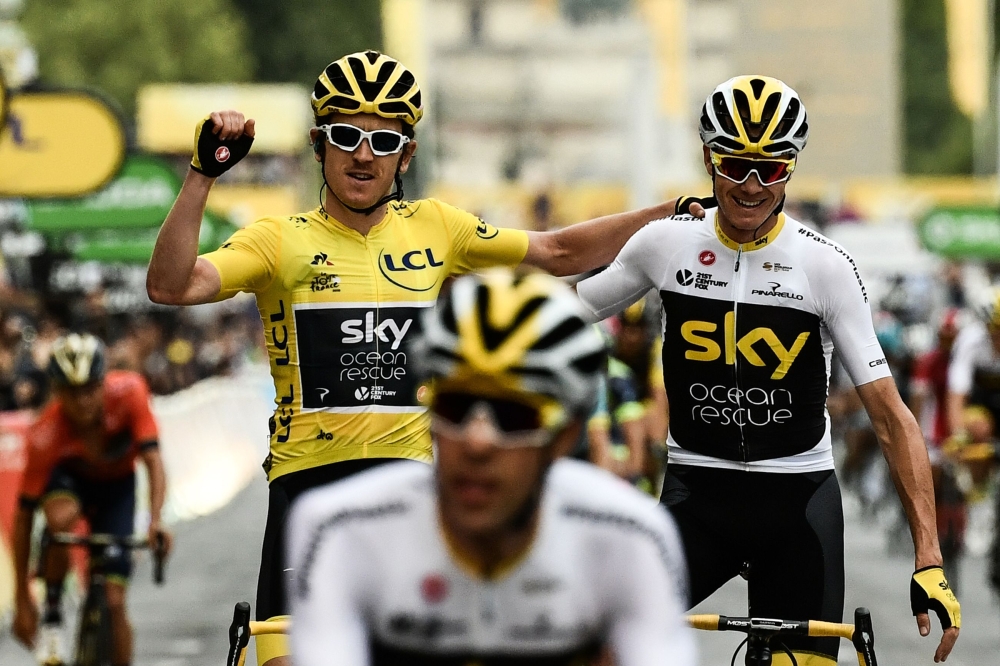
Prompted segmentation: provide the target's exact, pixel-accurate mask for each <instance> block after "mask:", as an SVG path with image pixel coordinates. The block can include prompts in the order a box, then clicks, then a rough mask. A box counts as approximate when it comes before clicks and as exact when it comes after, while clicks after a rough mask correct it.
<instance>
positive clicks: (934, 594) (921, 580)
mask: <svg viewBox="0 0 1000 666" xmlns="http://www.w3.org/2000/svg"><path fill="white" fill-rule="evenodd" d="M910 610H912V611H913V614H914V615H919V614H920V613H926V612H927V611H929V610H933V611H934V612H935V613H937V616H938V619H939V620H941V628H942V629H947V628H948V627H961V626H962V607H961V606H959V604H958V599H956V598H955V593H954V592H952V591H951V587H950V586H949V585H948V580H947V579H946V578H945V577H944V569H942V568H941V567H939V566H930V567H924V568H923V569H917V570H916V571H915V572H913V578H912V579H910Z"/></svg>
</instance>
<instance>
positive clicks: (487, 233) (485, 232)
mask: <svg viewBox="0 0 1000 666" xmlns="http://www.w3.org/2000/svg"><path fill="white" fill-rule="evenodd" d="M476 235H477V236H479V237H480V238H482V239H483V240H490V239H491V238H496V237H497V236H499V235H500V230H499V229H497V228H496V227H494V226H493V225H492V224H487V223H486V222H484V221H483V220H479V224H478V225H476Z"/></svg>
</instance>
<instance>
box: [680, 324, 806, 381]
mask: <svg viewBox="0 0 1000 666" xmlns="http://www.w3.org/2000/svg"><path fill="white" fill-rule="evenodd" d="M718 329H719V326H718V324H716V323H714V322H710V321H700V320H697V319H692V320H689V321H686V322H684V323H683V324H681V337H682V338H684V340H685V341H686V342H689V343H691V344H692V345H694V347H695V348H694V349H688V350H686V351H685V352H684V358H686V359H688V360H689V361H715V360H718V359H719V358H721V357H722V355H723V348H725V360H726V365H733V364H735V363H736V354H737V352H739V354H740V355H742V356H743V358H745V359H746V360H747V361H748V362H749V363H750V364H751V365H755V366H758V367H764V366H766V365H767V363H766V362H765V361H764V359H763V358H761V356H760V354H759V353H758V352H757V350H756V349H755V348H754V345H756V344H758V343H759V342H761V341H763V342H764V343H766V346H767V348H768V349H770V350H771V351H772V352H773V353H774V356H775V357H776V358H777V361H778V365H777V366H776V367H775V369H774V372H772V373H771V379H783V378H784V377H785V376H786V375H787V374H788V371H789V370H790V369H791V367H792V364H793V363H794V362H795V359H796V357H798V355H799V353H801V352H802V348H803V347H804V346H805V344H806V340H808V339H809V333H808V332H803V333H799V335H798V336H797V337H796V338H795V340H794V341H793V342H792V344H791V346H790V347H785V345H784V343H783V342H782V341H781V340H780V339H779V338H778V335H777V334H776V333H775V332H774V331H773V330H772V329H770V328H768V327H765V326H760V327H757V328H755V329H753V330H752V331H750V332H749V333H747V334H746V335H744V336H742V337H741V338H740V339H739V340H737V339H736V315H735V314H734V313H733V312H732V311H729V312H727V313H726V314H725V317H724V320H723V330H722V331H721V332H722V338H723V340H722V344H721V345H720V344H719V341H718V340H717V339H716V337H717V336H712V337H709V336H708V335H706V334H708V333H716V331H718Z"/></svg>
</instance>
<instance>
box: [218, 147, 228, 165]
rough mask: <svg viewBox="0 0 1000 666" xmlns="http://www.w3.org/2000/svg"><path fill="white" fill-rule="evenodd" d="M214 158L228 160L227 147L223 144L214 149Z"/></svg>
mask: <svg viewBox="0 0 1000 666" xmlns="http://www.w3.org/2000/svg"><path fill="white" fill-rule="evenodd" d="M215 159H216V161H218V162H228V161H229V149H228V148H226V147H225V146H219V147H218V149H216V151H215Z"/></svg>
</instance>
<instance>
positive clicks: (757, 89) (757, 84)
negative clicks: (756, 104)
mask: <svg viewBox="0 0 1000 666" xmlns="http://www.w3.org/2000/svg"><path fill="white" fill-rule="evenodd" d="M766 85H767V83H765V82H764V81H763V80H761V79H751V80H750V87H751V88H752V89H753V98H754V99H760V94H761V93H762V92H764V86H766Z"/></svg>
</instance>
